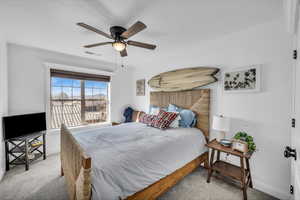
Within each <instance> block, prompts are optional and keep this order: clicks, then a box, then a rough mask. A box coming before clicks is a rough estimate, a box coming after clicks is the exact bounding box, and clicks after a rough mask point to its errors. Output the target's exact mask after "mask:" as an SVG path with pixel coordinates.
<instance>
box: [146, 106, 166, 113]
mask: <svg viewBox="0 0 300 200" xmlns="http://www.w3.org/2000/svg"><path fill="white" fill-rule="evenodd" d="M157 109H158V112H159V110H164V111H167V108H160V107H158V106H154V105H150V106H149V112H148V114H150V115H153V114H154V115H157V114H158V112H157Z"/></svg>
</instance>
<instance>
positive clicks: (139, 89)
mask: <svg viewBox="0 0 300 200" xmlns="http://www.w3.org/2000/svg"><path fill="white" fill-rule="evenodd" d="M136 96H145V79H141V80H137V81H136Z"/></svg>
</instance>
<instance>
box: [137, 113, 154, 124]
mask: <svg viewBox="0 0 300 200" xmlns="http://www.w3.org/2000/svg"><path fill="white" fill-rule="evenodd" d="M154 117H155V115H149V114H143V115H141V116H140V118H139V122H141V123H143V124H147V125H150V124H151V122H152V121H153V119H154Z"/></svg>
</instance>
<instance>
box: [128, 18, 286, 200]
mask: <svg viewBox="0 0 300 200" xmlns="http://www.w3.org/2000/svg"><path fill="white" fill-rule="evenodd" d="M291 52H292V41H291V39H290V37H289V35H288V34H287V33H285V27H284V24H283V20H282V19H279V20H275V21H272V22H269V23H266V24H261V25H256V26H252V27H250V28H248V29H246V30H244V31H240V32H236V33H232V34H229V35H226V36H223V37H221V38H218V39H216V40H212V41H197V42H196V41H194V43H193V44H191V43H189V44H187V45H186V46H180V47H179V48H176V49H169V51H168V52H159V54H160V55H158V56H157V59H156V60H153V61H151V62H149V63H146V64H145V65H144V66H141V67H140V69H137V70H136V71H135V72H134V75H133V77H134V82H135V81H136V80H137V79H142V78H146V80H149V78H151V77H152V76H154V75H156V74H158V73H160V72H164V71H168V70H172V69H176V68H183V67H194V66H205V65H206V66H219V67H220V68H221V69H222V70H224V69H230V68H235V67H242V66H247V65H252V64H263V67H262V91H261V92H259V93H239V94H224V93H223V92H222V88H221V81H219V82H218V83H214V84H212V85H211V86H209V87H210V88H211V89H212V105H211V116H212V115H214V114H223V115H224V116H227V117H231V118H232V128H231V131H230V133H229V134H228V135H227V136H228V137H231V136H232V135H233V134H234V133H235V132H237V131H238V130H244V131H246V132H248V133H249V134H250V135H253V136H254V140H255V142H256V144H257V148H258V151H257V152H255V153H254V155H253V157H252V159H251V170H252V174H253V179H254V187H255V188H257V189H260V190H262V191H264V192H267V193H270V194H272V195H274V196H277V197H279V198H280V199H287V198H289V185H290V166H289V161H288V160H287V159H285V158H284V157H283V153H282V152H283V149H284V146H286V145H289V143H290V116H291V84H292V83H291V80H292V69H291V67H292V64H291V62H292V57H291V56H292V55H291ZM134 84H135V83H134ZM149 91H150V89H149V88H148V87H147V88H146V93H147V95H146V96H145V97H140V96H139V97H137V96H135V90H134V91H132V92H133V93H134V94H133V96H134V97H135V98H134V106H135V107H136V108H137V109H141V110H145V111H147V109H148V106H149ZM214 135H215V133H214V132H213V131H212V133H211V137H212V138H213V137H214Z"/></svg>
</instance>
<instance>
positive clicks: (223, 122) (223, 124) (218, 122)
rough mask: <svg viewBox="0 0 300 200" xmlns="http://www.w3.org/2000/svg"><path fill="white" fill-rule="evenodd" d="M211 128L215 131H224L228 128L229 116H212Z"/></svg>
mask: <svg viewBox="0 0 300 200" xmlns="http://www.w3.org/2000/svg"><path fill="white" fill-rule="evenodd" d="M212 128H213V129H214V130H217V131H224V132H225V131H229V128H230V120H229V118H226V117H222V116H214V117H213V125H212Z"/></svg>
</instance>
